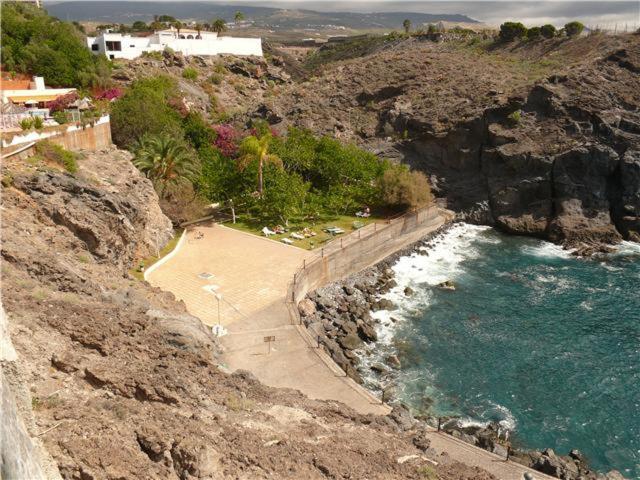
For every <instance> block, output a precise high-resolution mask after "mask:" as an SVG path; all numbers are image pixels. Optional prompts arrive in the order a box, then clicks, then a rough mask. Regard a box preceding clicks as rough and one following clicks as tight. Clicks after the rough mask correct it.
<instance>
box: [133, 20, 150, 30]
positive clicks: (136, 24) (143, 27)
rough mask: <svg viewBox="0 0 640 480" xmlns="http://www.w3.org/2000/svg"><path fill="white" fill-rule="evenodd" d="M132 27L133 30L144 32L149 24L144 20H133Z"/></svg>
mask: <svg viewBox="0 0 640 480" xmlns="http://www.w3.org/2000/svg"><path fill="white" fill-rule="evenodd" d="M131 28H132V29H133V30H136V31H138V32H143V31H145V30H147V28H148V27H147V24H146V23H144V22H143V21H141V20H136V21H135V22H133V25H132V26H131Z"/></svg>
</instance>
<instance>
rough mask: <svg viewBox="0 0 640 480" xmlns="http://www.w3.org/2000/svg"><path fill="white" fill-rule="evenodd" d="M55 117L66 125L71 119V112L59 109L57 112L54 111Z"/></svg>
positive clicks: (58, 121)
mask: <svg viewBox="0 0 640 480" xmlns="http://www.w3.org/2000/svg"><path fill="white" fill-rule="evenodd" d="M53 119H54V120H55V121H56V122H57V123H59V124H60V125H64V124H65V123H67V122H68V121H69V114H68V113H67V112H64V111H62V110H59V111H57V112H54V114H53Z"/></svg>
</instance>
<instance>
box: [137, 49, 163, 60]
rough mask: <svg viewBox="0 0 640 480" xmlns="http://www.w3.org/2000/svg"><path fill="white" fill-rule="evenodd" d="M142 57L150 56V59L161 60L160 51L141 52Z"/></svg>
mask: <svg viewBox="0 0 640 480" xmlns="http://www.w3.org/2000/svg"><path fill="white" fill-rule="evenodd" d="M142 57H143V58H151V59H152V60H162V52H158V51H155V52H142Z"/></svg>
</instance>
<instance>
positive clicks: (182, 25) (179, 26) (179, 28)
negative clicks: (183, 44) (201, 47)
mask: <svg viewBox="0 0 640 480" xmlns="http://www.w3.org/2000/svg"><path fill="white" fill-rule="evenodd" d="M173 26H174V27H175V29H176V30H177V31H178V38H180V30H182V27H184V24H183V23H182V22H181V21H180V20H176V21H175V22H174V23H173Z"/></svg>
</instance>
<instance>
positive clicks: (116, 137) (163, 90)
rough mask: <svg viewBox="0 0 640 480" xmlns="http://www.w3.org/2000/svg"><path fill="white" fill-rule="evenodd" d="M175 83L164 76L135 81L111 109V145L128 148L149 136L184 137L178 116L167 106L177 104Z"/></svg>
mask: <svg viewBox="0 0 640 480" xmlns="http://www.w3.org/2000/svg"><path fill="white" fill-rule="evenodd" d="M177 98H178V93H177V87H176V83H175V81H174V80H173V79H171V78H170V77H167V76H158V77H149V78H143V79H140V80H136V81H135V82H133V84H132V85H131V88H129V90H128V91H127V92H126V93H125V94H124V96H123V97H122V98H120V99H118V100H117V101H115V102H113V104H112V105H111V131H112V134H113V143H115V144H116V145H118V146H119V147H121V148H131V147H132V146H133V145H134V144H135V142H136V141H137V140H138V139H140V138H142V137H143V136H144V135H145V134H147V133H149V134H152V135H157V134H160V133H162V132H169V133H171V134H172V135H174V136H177V137H179V138H182V137H183V133H182V127H181V125H180V124H181V120H180V115H179V114H178V112H177V111H176V110H175V109H173V108H172V107H171V106H170V103H177Z"/></svg>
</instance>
